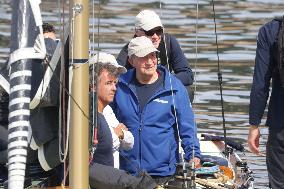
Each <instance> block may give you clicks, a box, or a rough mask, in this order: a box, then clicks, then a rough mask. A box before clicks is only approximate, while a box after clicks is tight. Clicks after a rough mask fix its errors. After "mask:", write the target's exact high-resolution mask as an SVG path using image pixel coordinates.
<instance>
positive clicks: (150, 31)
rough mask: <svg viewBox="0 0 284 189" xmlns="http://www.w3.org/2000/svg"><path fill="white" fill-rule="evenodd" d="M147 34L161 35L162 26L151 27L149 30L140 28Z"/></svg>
mask: <svg viewBox="0 0 284 189" xmlns="http://www.w3.org/2000/svg"><path fill="white" fill-rule="evenodd" d="M142 31H143V32H144V33H145V34H146V35H147V36H153V35H154V34H156V35H162V34H163V32H164V31H163V28H162V27H156V28H153V29H151V30H149V31H145V30H142Z"/></svg>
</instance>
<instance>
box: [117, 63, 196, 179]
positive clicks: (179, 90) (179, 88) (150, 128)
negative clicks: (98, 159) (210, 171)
mask: <svg viewBox="0 0 284 189" xmlns="http://www.w3.org/2000/svg"><path fill="white" fill-rule="evenodd" d="M158 69H159V70H161V71H162V72H164V73H165V74H164V75H165V78H164V85H163V87H162V88H161V90H159V91H157V92H155V94H154V95H153V96H152V97H151V98H150V99H149V101H148V103H147V104H146V105H145V107H144V109H143V110H140V108H139V102H138V98H137V94H136V88H135V86H134V85H133V84H132V83H131V80H132V78H133V77H135V70H134V69H131V70H129V71H128V72H127V73H126V74H123V75H122V76H121V77H120V78H119V82H118V86H117V91H116V95H115V99H114V102H113V110H114V112H115V113H116V116H117V118H118V120H119V121H120V122H122V123H124V124H125V125H126V126H127V127H128V129H129V130H130V131H131V132H132V134H133V136H134V147H133V149H132V150H130V151H122V152H121V158H120V166H121V167H120V168H121V169H124V170H126V171H129V172H130V173H132V174H137V173H138V172H139V171H141V170H145V171H147V172H148V173H149V174H150V175H157V176H168V175H173V174H174V173H175V170H176V169H175V163H177V162H178V161H179V154H178V139H177V134H178V133H177V130H176V120H177V123H178V128H179V134H180V138H181V139H182V142H181V145H182V147H183V149H184V151H185V159H186V160H187V161H188V160H189V159H190V158H191V156H192V152H193V147H194V151H195V156H196V157H200V147H199V141H198V139H197V136H196V126H195V122H194V114H193V112H192V108H191V104H190V102H189V98H188V94H187V91H186V89H185V87H184V86H183V85H182V83H181V82H180V81H179V80H178V79H177V78H176V77H174V76H173V75H171V74H170V73H169V72H168V71H167V70H166V69H165V68H164V67H162V66H160V67H159V68H158ZM170 78H171V81H170ZM170 82H171V83H172V87H173V97H172V91H171V84H170ZM173 102H174V103H173ZM175 110H176V116H175Z"/></svg>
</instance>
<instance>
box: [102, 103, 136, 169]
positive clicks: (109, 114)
mask: <svg viewBox="0 0 284 189" xmlns="http://www.w3.org/2000/svg"><path fill="white" fill-rule="evenodd" d="M103 115H104V116H105V119H106V121H107V124H108V126H109V128H110V131H111V135H112V141H113V161H114V168H117V169H119V149H122V150H130V149H132V148H133V145H134V137H133V135H132V133H131V132H130V131H124V130H122V131H123V134H124V138H123V140H119V138H118V136H117V135H116V134H115V132H114V130H113V128H115V127H117V126H118V124H119V121H118V120H117V118H116V116H115V114H114V113H113V111H112V109H111V107H110V106H106V107H105V108H104V110H103Z"/></svg>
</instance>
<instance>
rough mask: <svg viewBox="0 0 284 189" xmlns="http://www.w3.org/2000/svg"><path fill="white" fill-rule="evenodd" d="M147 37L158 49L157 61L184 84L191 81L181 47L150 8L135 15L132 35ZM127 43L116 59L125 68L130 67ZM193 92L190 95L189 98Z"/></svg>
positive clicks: (190, 72) (187, 84)
mask: <svg viewBox="0 0 284 189" xmlns="http://www.w3.org/2000/svg"><path fill="white" fill-rule="evenodd" d="M139 36H146V37H148V38H149V39H150V40H151V41H152V43H153V45H154V46H155V48H157V49H158V50H159V57H158V61H159V63H160V64H161V65H163V66H165V67H166V68H167V69H169V70H170V72H174V74H175V76H176V77H177V78H178V79H180V81H181V82H182V83H183V85H184V86H189V85H191V84H192V83H193V74H192V71H191V69H190V67H189V64H188V61H187V59H186V57H185V56H184V53H183V52H182V50H181V47H180V45H179V43H178V41H177V40H176V38H175V37H173V36H172V35H170V34H167V33H164V27H163V25H162V22H161V20H160V17H159V16H158V15H157V14H156V13H155V12H154V11H152V10H143V11H141V12H140V13H139V14H138V15H137V16H136V23H135V33H134V37H139ZM127 51H128V44H126V45H125V46H124V47H123V49H122V50H121V51H120V53H119V55H118V57H117V61H118V63H119V64H120V65H123V66H125V67H126V68H127V69H130V68H132V66H131V64H129V62H128V52H127ZM192 96H193V93H192V95H191V98H193V97H192Z"/></svg>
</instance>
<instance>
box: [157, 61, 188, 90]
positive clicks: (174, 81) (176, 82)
mask: <svg viewBox="0 0 284 189" xmlns="http://www.w3.org/2000/svg"><path fill="white" fill-rule="evenodd" d="M158 69H159V70H160V71H162V72H163V73H164V77H165V83H166V84H170V83H172V84H173V87H174V88H176V89H179V88H184V85H183V84H182V82H181V81H180V80H179V79H178V78H177V77H176V76H175V75H173V74H171V73H170V72H169V71H168V70H167V69H166V68H165V67H163V66H158ZM170 79H171V81H169V80H170Z"/></svg>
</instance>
